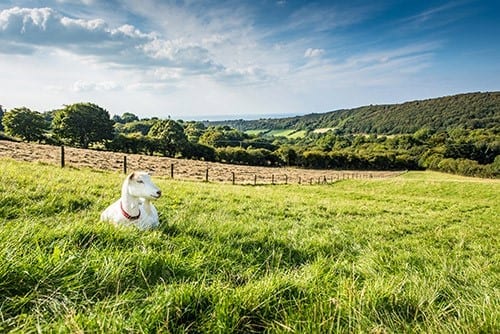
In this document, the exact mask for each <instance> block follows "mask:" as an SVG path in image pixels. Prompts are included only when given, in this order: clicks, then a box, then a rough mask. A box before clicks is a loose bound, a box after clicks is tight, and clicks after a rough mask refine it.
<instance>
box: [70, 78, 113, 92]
mask: <svg viewBox="0 0 500 334" xmlns="http://www.w3.org/2000/svg"><path fill="white" fill-rule="evenodd" d="M121 88H122V87H121V85H119V84H118V83H116V82H114V81H102V82H88V81H83V80H79V81H76V82H75V83H74V84H73V91H75V92H91V91H112V90H119V89H121Z"/></svg>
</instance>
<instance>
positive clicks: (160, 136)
mask: <svg viewBox="0 0 500 334" xmlns="http://www.w3.org/2000/svg"><path fill="white" fill-rule="evenodd" d="M148 136H149V137H151V138H153V139H155V140H156V141H157V142H158V144H159V149H160V151H161V152H162V153H163V155H165V156H168V157H173V156H175V155H176V154H177V153H180V152H182V150H183V148H184V147H185V146H186V145H187V143H188V140H187V137H186V134H185V133H184V128H183V127H182V125H180V124H179V123H177V122H176V121H173V120H170V119H169V120H161V121H157V122H156V123H155V124H154V125H153V126H152V127H151V129H150V130H149V133H148Z"/></svg>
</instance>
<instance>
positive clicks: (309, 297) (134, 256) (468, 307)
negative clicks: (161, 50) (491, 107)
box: [0, 159, 500, 333]
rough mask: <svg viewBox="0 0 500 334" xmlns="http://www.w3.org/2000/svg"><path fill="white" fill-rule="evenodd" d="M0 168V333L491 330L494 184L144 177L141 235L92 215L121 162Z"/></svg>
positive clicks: (417, 178)
mask: <svg viewBox="0 0 500 334" xmlns="http://www.w3.org/2000/svg"><path fill="white" fill-rule="evenodd" d="M0 170H1V171H2V172H1V173H0V252H1V254H0V332H10V331H12V332H22V333H30V332H41V333H50V332H71V333H84V332H85V333H87V332H99V333H126V332H133V333H142V332H144V333H153V332H165V333H170V332H171V333H181V332H208V333H235V332H241V333H251V332H281V333H288V332H306V333H311V332H312V333H328V332H339V333H354V332H366V333H393V332H398V333H399V332H407V333H412V332H421V333H498V332H500V320H499V318H500V313H499V309H500V290H499V288H500V277H499V276H500V274H499V269H500V268H499V264H500V256H499V252H498V250H499V246H500V245H499V232H500V221H499V217H500V207H499V205H498V199H499V198H500V182H498V181H492V180H480V179H471V178H462V177H457V176H449V175H445V174H438V173H432V172H410V173H407V174H404V175H402V176H399V177H396V178H391V179H383V180H375V179H374V180H344V181H339V182H336V183H334V184H331V185H313V186H307V187H304V186H298V185H286V186H285V185H281V186H270V185H268V186H232V185H229V184H215V183H201V182H200V183H198V182H185V181H184V182H183V181H175V180H170V179H163V178H155V182H156V183H157V185H158V186H160V188H161V189H162V190H163V192H164V196H163V197H162V198H161V199H160V200H158V201H157V202H156V206H157V208H158V212H159V214H160V221H161V226H160V228H159V229H158V230H155V231H148V232H139V231H137V230H135V229H133V228H114V227H113V226H111V225H109V224H106V223H100V222H98V217H99V214H100V212H101V211H102V210H103V209H104V208H105V207H106V206H107V205H108V204H110V203H111V201H113V200H114V199H115V198H116V197H117V196H119V189H120V185H121V182H122V178H123V175H120V174H118V173H110V172H97V171H92V170H90V169H85V168H84V169H74V168H65V169H58V168H56V167H54V166H50V165H44V164H39V163H26V162H15V161H13V160H9V159H0Z"/></svg>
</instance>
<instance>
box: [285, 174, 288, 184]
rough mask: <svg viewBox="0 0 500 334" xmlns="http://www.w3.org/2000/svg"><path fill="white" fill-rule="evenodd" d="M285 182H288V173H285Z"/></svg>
mask: <svg viewBox="0 0 500 334" xmlns="http://www.w3.org/2000/svg"><path fill="white" fill-rule="evenodd" d="M285 184H288V175H286V174H285Z"/></svg>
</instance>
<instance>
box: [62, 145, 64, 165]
mask: <svg viewBox="0 0 500 334" xmlns="http://www.w3.org/2000/svg"><path fill="white" fill-rule="evenodd" d="M61 168H64V145H61Z"/></svg>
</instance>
